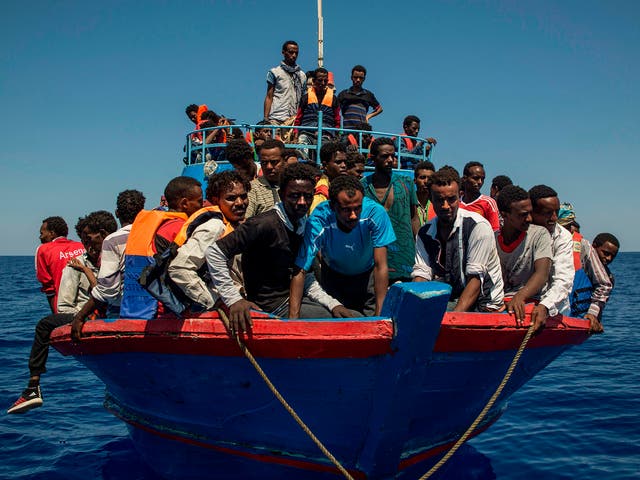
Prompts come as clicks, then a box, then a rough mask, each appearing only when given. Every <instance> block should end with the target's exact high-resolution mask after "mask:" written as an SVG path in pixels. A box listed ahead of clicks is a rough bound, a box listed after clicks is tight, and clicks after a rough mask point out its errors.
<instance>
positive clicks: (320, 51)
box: [318, 0, 324, 67]
mask: <svg viewBox="0 0 640 480" xmlns="http://www.w3.org/2000/svg"><path fill="white" fill-rule="evenodd" d="M322 23H323V19H322V0H318V67H322V64H323V62H324V53H323V42H324V40H323V35H324V33H323V29H322Z"/></svg>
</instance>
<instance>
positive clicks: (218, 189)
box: [168, 170, 251, 310]
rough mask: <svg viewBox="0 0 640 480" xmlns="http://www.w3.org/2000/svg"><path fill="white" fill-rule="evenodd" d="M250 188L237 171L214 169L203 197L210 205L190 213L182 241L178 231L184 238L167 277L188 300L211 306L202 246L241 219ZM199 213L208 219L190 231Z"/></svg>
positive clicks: (214, 297)
mask: <svg viewBox="0 0 640 480" xmlns="http://www.w3.org/2000/svg"><path fill="white" fill-rule="evenodd" d="M250 188H251V187H250V185H249V182H248V180H247V179H246V178H244V177H243V176H242V175H241V174H240V173H239V172H237V171H234V170H227V171H225V172H222V173H214V174H213V175H212V176H211V177H210V178H209V182H208V184H207V190H206V198H207V200H208V201H209V202H210V203H211V205H212V206H211V207H203V208H202V209H200V210H198V211H197V212H195V213H194V214H193V215H191V216H190V217H189V219H188V220H187V221H186V222H185V225H184V226H183V228H182V230H181V231H180V232H179V233H178V236H177V237H176V241H177V242H179V243H182V241H183V240H182V239H179V238H178V237H180V236H181V235H184V236H185V237H187V238H186V240H185V241H184V243H182V245H181V246H180V247H179V248H178V250H177V253H176V256H175V258H174V259H173V260H171V263H170V264H169V268H168V272H169V278H170V279H171V280H172V281H173V283H174V284H175V285H176V287H178V288H179V289H180V290H181V291H182V292H183V293H184V295H186V296H187V297H188V299H189V300H190V301H191V302H193V303H194V304H196V305H198V306H201V307H202V308H204V309H206V310H212V309H213V308H214V306H215V302H216V301H217V300H218V294H217V292H215V290H213V289H212V288H211V285H210V281H207V280H208V275H206V274H205V272H203V270H206V268H207V267H206V265H205V264H206V259H205V250H206V249H207V247H208V246H209V245H211V244H212V243H213V242H215V241H216V240H218V239H219V238H222V237H223V236H224V235H227V234H229V233H230V232H232V231H233V230H234V229H235V228H236V227H237V226H238V225H239V224H240V223H241V222H243V221H244V217H245V213H246V211H247V205H248V203H249V199H248V195H247V194H248V192H249V190H250ZM201 215H205V217H204V218H203V219H202V220H205V218H207V220H205V221H204V222H202V223H199V224H198V225H197V226H196V227H195V228H194V229H193V231H191V229H190V228H189V225H192V224H193V225H196V224H195V223H193V222H198V219H199V218H201V217H200V216H201ZM206 273H208V272H206Z"/></svg>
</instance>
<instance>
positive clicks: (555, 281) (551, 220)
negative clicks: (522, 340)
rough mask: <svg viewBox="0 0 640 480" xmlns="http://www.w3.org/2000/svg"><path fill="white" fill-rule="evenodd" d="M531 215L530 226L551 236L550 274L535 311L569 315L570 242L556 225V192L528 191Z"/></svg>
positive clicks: (545, 188)
mask: <svg viewBox="0 0 640 480" xmlns="http://www.w3.org/2000/svg"><path fill="white" fill-rule="evenodd" d="M529 198H530V199H531V206H532V208H533V211H532V213H531V219H532V223H533V224H534V225H539V226H541V227H544V228H546V229H547V231H548V232H549V234H550V235H551V252H552V254H553V258H552V262H551V272H550V275H549V280H548V281H547V284H546V285H545V287H544V288H543V290H542V292H541V296H540V303H539V304H538V306H537V307H536V308H539V309H546V312H543V314H544V313H546V314H547V315H550V316H554V315H558V314H560V315H569V314H570V312H571V306H570V303H569V296H570V295H569V294H570V293H571V289H572V287H573V278H574V276H575V269H574V268H573V240H572V238H571V234H570V233H569V232H567V231H566V230H565V229H564V228H562V227H561V226H560V225H558V210H560V200H558V194H557V193H556V191H555V190H554V189H553V188H551V187H548V186H547V185H536V186H535V187H532V188H531V189H529Z"/></svg>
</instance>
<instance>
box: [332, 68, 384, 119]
mask: <svg viewBox="0 0 640 480" xmlns="http://www.w3.org/2000/svg"><path fill="white" fill-rule="evenodd" d="M366 76H367V69H366V68H364V67H363V66H362V65H356V66H355V67H353V68H352V69H351V82H352V83H353V85H352V86H351V87H349V88H348V89H346V90H343V91H341V92H340V93H339V94H338V102H339V103H340V109H341V110H342V115H343V118H344V120H343V124H342V127H343V128H346V129H358V125H359V124H362V123H369V121H370V120H371V119H372V118H373V117H375V116H377V115H380V114H381V113H382V105H380V102H378V99H377V98H376V96H375V95H374V94H373V93H372V92H371V91H369V90H367V89H365V88H362V84H363V83H364V80H365V78H366ZM369 108H371V109H372V111H371V113H367V112H368V111H369Z"/></svg>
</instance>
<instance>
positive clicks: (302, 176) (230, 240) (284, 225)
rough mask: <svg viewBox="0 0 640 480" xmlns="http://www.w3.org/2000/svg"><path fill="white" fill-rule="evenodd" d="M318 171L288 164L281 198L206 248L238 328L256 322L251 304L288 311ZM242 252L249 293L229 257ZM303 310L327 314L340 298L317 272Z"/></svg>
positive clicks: (281, 312)
mask: <svg viewBox="0 0 640 480" xmlns="http://www.w3.org/2000/svg"><path fill="white" fill-rule="evenodd" d="M316 176H317V171H316V169H315V167H312V166H311V165H308V164H303V163H296V164H293V165H288V166H287V167H286V168H285V169H284V171H283V172H282V175H281V177H280V190H279V195H280V198H281V199H282V201H281V202H280V203H278V204H276V206H275V207H273V208H272V209H271V210H267V211H266V212H263V213H261V214H260V215H257V216H255V217H251V218H249V219H248V220H246V221H245V222H244V223H243V224H241V225H239V226H238V227H237V228H236V229H235V230H234V231H233V232H232V233H230V234H229V235H227V236H225V237H224V238H221V239H220V240H218V241H217V242H215V243H214V244H212V245H210V246H209V247H208V248H207V250H206V252H205V255H206V258H207V264H208V266H209V273H210V275H211V279H212V282H213V285H214V286H215V288H216V290H217V291H218V293H219V295H220V298H221V299H222V301H223V302H224V303H225V304H226V305H227V306H228V307H229V320H230V327H231V330H232V331H233V332H238V331H240V330H244V331H248V330H249V329H250V328H251V309H255V310H264V311H265V312H270V313H271V314H273V315H286V314H287V311H288V309H289V284H290V282H291V272H292V268H293V262H294V260H295V258H296V254H297V253H298V249H299V247H300V244H301V243H302V234H303V232H304V226H305V223H306V220H307V213H308V211H309V207H310V206H311V201H312V199H313V188H314V185H315V179H316ZM238 254H242V261H241V262H242V275H243V278H244V285H245V290H246V299H245V298H243V297H242V295H241V294H240V293H239V292H238V289H237V288H236V286H235V285H234V283H233V280H232V278H231V275H230V273H229V267H228V262H229V261H230V260H231V259H233V258H234V257H235V256H236V255H238ZM304 291H305V294H306V296H305V299H304V300H303V307H302V312H301V316H303V317H304V318H324V317H329V316H331V312H332V311H335V309H336V308H338V307H339V306H340V303H339V302H337V301H336V300H335V299H333V298H331V297H329V296H328V295H327V294H326V293H325V292H324V291H323V290H322V289H321V288H320V287H319V285H318V283H317V282H316V281H315V279H314V278H310V279H309V281H308V282H307V284H306V288H305V289H304Z"/></svg>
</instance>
